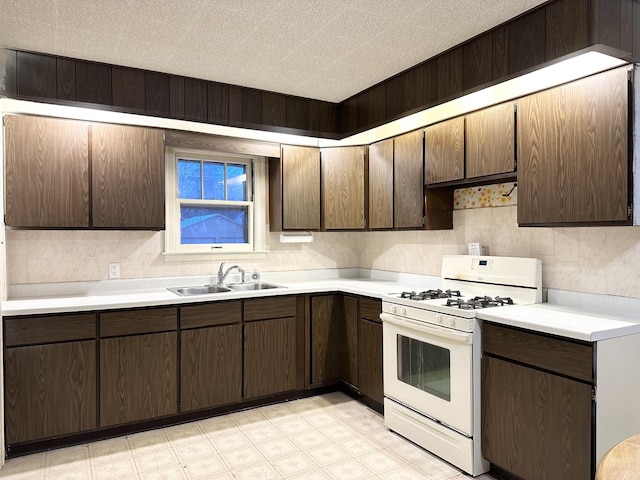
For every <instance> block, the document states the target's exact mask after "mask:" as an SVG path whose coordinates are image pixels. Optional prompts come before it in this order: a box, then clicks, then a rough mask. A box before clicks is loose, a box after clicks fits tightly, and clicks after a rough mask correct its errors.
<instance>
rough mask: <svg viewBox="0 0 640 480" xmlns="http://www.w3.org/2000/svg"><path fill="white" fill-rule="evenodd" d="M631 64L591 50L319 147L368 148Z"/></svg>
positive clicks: (322, 140)
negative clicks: (433, 125) (379, 142)
mask: <svg viewBox="0 0 640 480" xmlns="http://www.w3.org/2000/svg"><path fill="white" fill-rule="evenodd" d="M627 63H629V62H627V61H625V60H621V59H619V58H616V57H612V56H610V55H606V54H604V53H600V52H595V51H590V52H586V53H583V54H580V55H577V56H573V57H570V58H567V59H566V60H562V61H559V62H557V63H554V64H552V65H549V66H546V67H543V68H541V69H539V70H535V71H533V72H530V73H526V74H524V75H521V76H519V77H515V78H512V79H511V80H507V81H505V82H502V83H499V84H497V85H493V86H491V87H487V88H483V89H482V90H478V91H475V92H473V93H470V94H468V95H465V96H463V97H459V98H456V99H453V100H451V101H449V102H446V103H442V104H440V105H436V106H434V107H431V108H428V109H426V110H422V111H420V112H416V113H414V114H412V115H408V116H406V117H403V118H400V119H398V120H395V121H393V122H389V123H386V124H384V125H380V126H379V127H375V128H372V129H371V130H367V131H365V132H361V133H358V134H356V135H353V136H351V137H348V138H345V139H343V140H329V139H321V140H320V147H332V146H345V145H368V144H371V143H374V142H377V141H379V140H384V139H385V138H391V137H395V136H396V135H401V134H403V133H406V132H410V131H411V130H416V129H418V128H422V127H426V126H428V125H431V124H434V123H437V122H440V121H442V120H446V119H448V118H453V117H457V116H459V115H464V114H466V113H469V112H473V111H474V110H479V109H481V108H485V107H489V106H491V105H496V104H498V103H502V102H506V101H509V100H514V99H516V98H519V97H523V96H525V95H530V94H532V93H535V92H539V91H541V90H545V89H547V88H551V87H555V86H557V85H561V84H563V83H567V82H571V81H573V80H577V79H579V78H583V77H586V76H588V75H593V74H594V73H599V72H603V71H605V70H609V69H611V68H615V67H619V66H622V65H625V64H627Z"/></svg>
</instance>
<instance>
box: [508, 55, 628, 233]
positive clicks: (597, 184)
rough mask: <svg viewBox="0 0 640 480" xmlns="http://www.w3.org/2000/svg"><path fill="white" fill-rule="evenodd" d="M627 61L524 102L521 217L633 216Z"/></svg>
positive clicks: (562, 220)
mask: <svg viewBox="0 0 640 480" xmlns="http://www.w3.org/2000/svg"><path fill="white" fill-rule="evenodd" d="M628 142H629V132H628V84H627V69H626V68H619V69H616V70H611V71H609V72H605V73H601V74H598V75H594V76H591V77H588V78H584V79H582V80H578V81H576V82H572V83H569V84H567V85H562V86H560V87H557V88H553V89H550V90H546V91H544V92H540V93H537V94H535V95H531V96H528V97H525V98H523V99H521V100H520V101H519V102H518V223H519V224H520V225H535V224H543V225H546V224H568V223H577V222H626V221H627V220H628V215H627V206H628V205H629V192H628V187H629V183H628V175H629V159H628V152H629V147H628V145H629V143H628Z"/></svg>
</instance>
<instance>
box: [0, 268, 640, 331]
mask: <svg viewBox="0 0 640 480" xmlns="http://www.w3.org/2000/svg"><path fill="white" fill-rule="evenodd" d="M342 273H346V274H349V275H352V274H354V273H355V275H358V272H357V271H356V272H352V271H348V272H342ZM359 273H360V275H361V276H360V277H357V276H356V277H354V278H347V277H342V276H333V275H334V274H332V273H329V274H327V273H326V272H314V273H313V274H314V275H315V277H316V279H314V280H309V279H308V277H307V276H306V274H305V275H299V276H298V277H296V275H291V274H289V275H285V276H278V275H273V276H269V277H268V278H263V280H264V281H268V282H270V283H276V284H278V285H282V286H283V287H286V288H278V289H269V290H258V291H248V292H247V291H235V292H224V293H212V294H206V295H195V296H187V297H182V296H178V295H176V294H175V293H173V292H170V291H168V290H167V289H166V287H167V286H183V285H204V284H206V282H205V281H204V280H203V278H193V279H185V278H173V279H148V280H146V281H144V282H140V281H138V280H136V281H122V282H119V283H118V282H112V283H107V284H106V285H105V284H90V285H89V287H86V286H83V287H82V288H78V290H77V291H74V292H70V291H68V289H67V290H64V289H63V290H59V289H56V288H55V286H54V287H52V288H49V287H44V286H43V287H42V288H39V289H36V291H38V292H42V294H41V295H36V294H32V295H29V296H28V297H22V298H14V299H11V300H7V301H5V302H3V304H2V315H3V316H16V315H37V314H52V313H63V312H82V311H94V310H111V309H119V308H136V307H150V306H163V305H165V306H166V305H186V304H190V303H203V302H212V301H219V300H232V299H243V298H257V297H268V296H277V295H298V294H311V293H327V292H343V293H351V294H354V295H362V296H367V297H373V298H382V297H383V296H385V295H388V294H390V293H399V292H402V291H406V290H416V291H419V290H424V289H426V288H439V284H438V283H439V281H440V279H439V278H438V277H428V276H414V275H411V274H395V273H391V272H371V271H360V272H359ZM265 277H266V276H265ZM300 277H302V278H300ZM209 280H210V278H209ZM167 282H169V283H167ZM145 285H146V286H148V287H150V288H146V289H145V288H141V287H142V286H145ZM85 287H86V288H85ZM64 288H67V287H64ZM576 295H578V296H580V297H582V296H586V297H588V298H592V297H593V295H591V294H576ZM549 298H550V299H551V298H554V299H556V298H566V299H567V300H568V301H573V299H572V298H570V296H567V295H566V294H565V295H564V297H563V296H562V295H560V296H558V295H556V294H555V293H554V294H553V295H552V294H551V291H550V294H549ZM580 300H582V298H580ZM597 300H598V302H599V303H598V304H599V305H601V306H602V303H603V302H604V304H605V306H606V304H607V302H610V303H611V305H612V306H614V307H615V305H617V304H618V303H620V302H619V300H620V299H619V298H618V297H612V296H611V297H610V296H600V298H597ZM627 300H629V301H630V302H632V303H633V306H634V308H633V309H630V308H625V309H622V310H619V309H616V308H611V309H606V311H607V312H609V311H611V312H613V313H603V310H602V309H591V308H590V307H592V306H593V304H592V305H590V306H589V307H587V308H577V307H576V306H568V305H563V304H560V303H542V304H537V305H514V306H505V307H500V308H490V309H486V310H482V311H478V317H479V318H481V319H484V320H488V321H492V322H496V323H500V324H503V325H507V326H513V327H519V328H524V329H528V330H532V331H536V332H542V333H548V334H552V335H560V336H563V337H568V338H573V339H577V340H584V341H589V342H596V341H600V340H606V339H608V338H614V337H619V336H624V335H632V334H638V333H640V316H638V315H637V314H635V312H636V311H638V309H637V308H635V307H636V305H635V304H636V303H638V304H640V300H638V299H627ZM627 303H629V302H627ZM627 307H628V306H627ZM632 312H633V313H632Z"/></svg>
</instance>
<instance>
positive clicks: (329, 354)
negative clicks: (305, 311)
mask: <svg viewBox="0 0 640 480" xmlns="http://www.w3.org/2000/svg"><path fill="white" fill-rule="evenodd" d="M356 320H357V318H356ZM346 349H347V336H346V321H345V311H344V297H343V295H340V294H335V295H318V296H313V297H311V383H312V384H318V383H325V382H333V381H337V380H340V379H342V378H343V374H344V372H345V351H346Z"/></svg>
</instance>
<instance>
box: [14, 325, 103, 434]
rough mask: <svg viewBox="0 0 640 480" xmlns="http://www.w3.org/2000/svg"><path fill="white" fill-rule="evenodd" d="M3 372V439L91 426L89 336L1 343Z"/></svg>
mask: <svg viewBox="0 0 640 480" xmlns="http://www.w3.org/2000/svg"><path fill="white" fill-rule="evenodd" d="M25 321H26V320H25ZM4 375H5V407H4V408H5V419H6V443H7V444H9V445H11V444H12V443H17V442H27V441H30V440H36V439H42V438H50V437H55V436H59V435H65V434H70V433H76V432H82V431H85V430H91V429H93V428H95V427H96V342H95V340H87V341H79V342H64V343H56V344H50V345H34V346H26V347H16V348H7V349H5V371H4Z"/></svg>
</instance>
